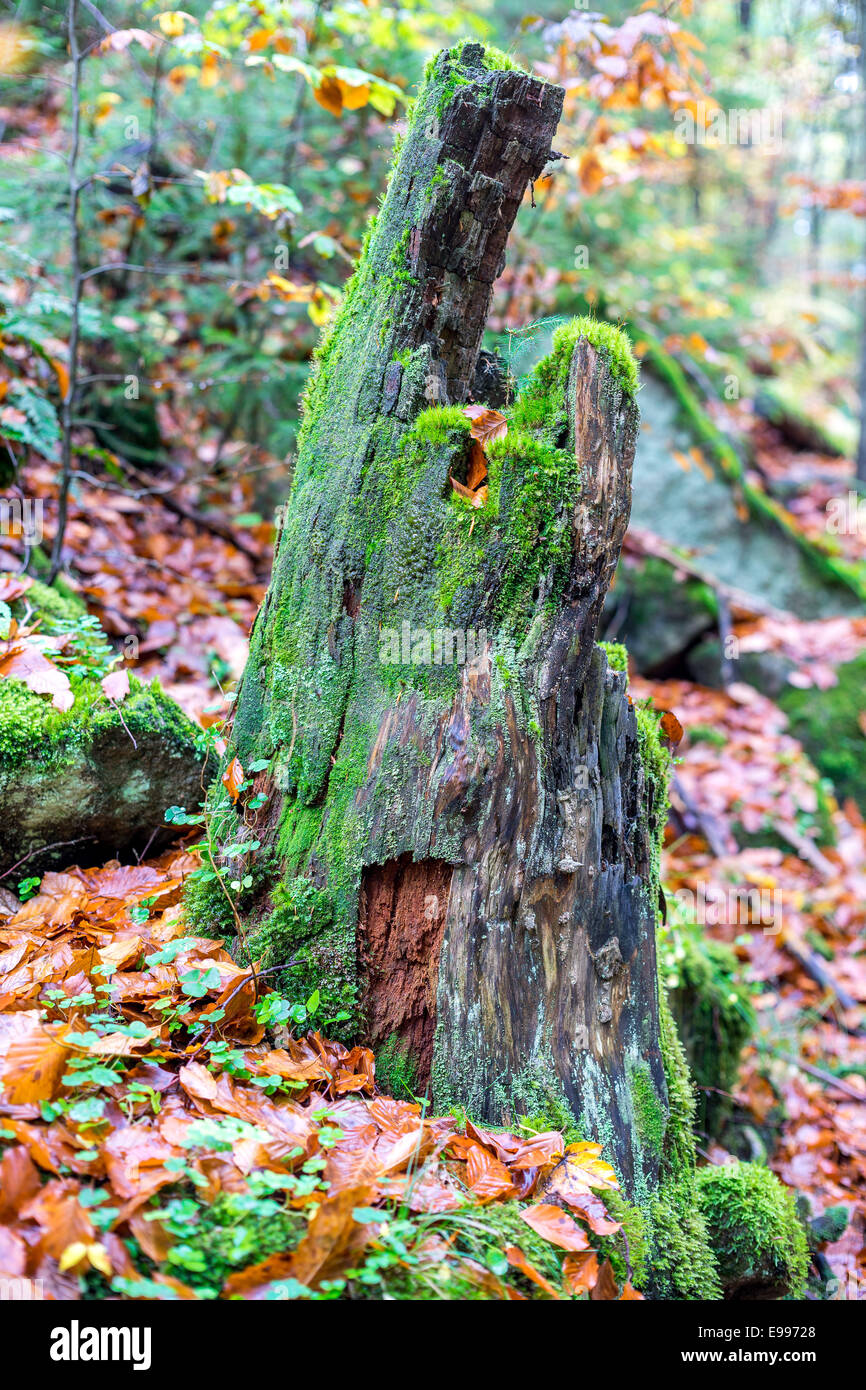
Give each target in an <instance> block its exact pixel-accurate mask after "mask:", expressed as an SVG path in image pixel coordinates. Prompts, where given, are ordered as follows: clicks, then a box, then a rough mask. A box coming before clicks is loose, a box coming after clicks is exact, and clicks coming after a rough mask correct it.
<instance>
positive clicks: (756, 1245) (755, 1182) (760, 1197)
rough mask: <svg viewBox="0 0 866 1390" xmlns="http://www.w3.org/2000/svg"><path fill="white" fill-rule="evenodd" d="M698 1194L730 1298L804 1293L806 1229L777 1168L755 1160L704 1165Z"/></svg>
mask: <svg viewBox="0 0 866 1390" xmlns="http://www.w3.org/2000/svg"><path fill="white" fill-rule="evenodd" d="M698 1195H699V1198H700V1204H701V1209H702V1211H703V1214H704V1219H705V1221H706V1223H707V1230H708V1232H709V1237H710V1244H711V1245H712V1247H713V1250H714V1251H715V1254H716V1259H717V1260H718V1263H719V1274H720V1275H721V1279H722V1285H723V1287H724V1292H725V1298H726V1299H749V1300H764V1299H782V1298H802V1297H803V1288H804V1284H805V1279H806V1272H807V1269H808V1265H809V1249H808V1244H807V1241H806V1233H805V1231H804V1229H803V1226H802V1225H801V1223H800V1221H799V1218H798V1216H797V1211H796V1206H795V1199H794V1193H793V1192H792V1191H791V1189H790V1188H787V1187H785V1186H784V1184H783V1183H781V1182H780V1181H779V1179H778V1178H777V1177H776V1175H775V1173H772V1172H771V1171H770V1169H769V1168H762V1167H760V1166H759V1165H758V1164H757V1163H727V1164H722V1165H720V1166H718V1167H712V1166H711V1167H708V1168H701V1169H699V1170H698Z"/></svg>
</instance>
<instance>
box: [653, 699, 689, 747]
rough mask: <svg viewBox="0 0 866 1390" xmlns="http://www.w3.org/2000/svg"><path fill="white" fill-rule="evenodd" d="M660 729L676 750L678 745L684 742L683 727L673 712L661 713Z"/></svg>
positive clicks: (664, 711)
mask: <svg viewBox="0 0 866 1390" xmlns="http://www.w3.org/2000/svg"><path fill="white" fill-rule="evenodd" d="M659 728H660V729H661V731H662V733H663V734H664V736H665V738H666V739H667V741H668V743H672V744H673V746H674V748H676V746H677V744H678V743H680V742H681V741H682V737H683V733H684V730H683V726H682V724H681V723H680V721H679V720H678V719H677V717H676V715H675V714H674V713H673V711H672V710H669V709H665V710H662V711H661V718H660V719H659Z"/></svg>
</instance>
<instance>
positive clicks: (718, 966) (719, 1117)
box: [659, 900, 755, 1135]
mask: <svg viewBox="0 0 866 1390" xmlns="http://www.w3.org/2000/svg"><path fill="white" fill-rule="evenodd" d="M669 911H670V919H669V924H668V927H667V928H664V929H662V931H661V932H660V940H659V955H660V964H661V970H662V975H663V977H664V979H665V981H666V983H667V986H668V990H669V994H668V997H669V1000H670V1005H671V1011H672V1013H673V1017H674V1019H675V1021H676V1025H677V1029H678V1032H679V1036H680V1039H681V1041H682V1044H683V1047H684V1048H685V1052H686V1056H687V1058H688V1062H689V1066H690V1068H691V1072H692V1075H693V1077H694V1079H695V1081H696V1083H697V1085H698V1088H699V1091H698V1096H697V1111H696V1124H697V1126H698V1129H699V1130H700V1131H701V1132H702V1133H704V1134H708V1135H718V1133H719V1132H720V1129H721V1127H722V1124H723V1123H724V1120H725V1119H726V1118H727V1116H728V1115H729V1113H730V1109H731V1102H730V1101H729V1100H728V1099H727V1096H726V1095H725V1094H720V1093H727V1092H730V1091H731V1090H732V1089H733V1087H734V1086H735V1084H736V1080H737V1072H738V1069H739V1063H740V1056H741V1054H742V1050H743V1048H744V1047H745V1045H746V1043H747V1042H748V1040H749V1038H750V1037H751V1036H752V1034H753V1032H754V1028H755V1010H754V1007H753V1005H752V1000H751V995H750V993H749V990H748V989H747V988H746V986H745V985H743V984H742V983H741V981H740V978H739V966H738V963H737V958H736V956H735V954H734V952H733V951H732V950H731V948H730V946H727V945H725V943H724V942H721V941H713V940H712V939H710V938H709V937H707V936H706V935H705V934H704V932H703V931H702V929H701V928H700V927H698V926H697V925H696V924H695V923H694V922H691V921H689V920H687V919H685V918H683V917H682V916H681V915H678V914H676V901H675V900H671V901H670V902H669Z"/></svg>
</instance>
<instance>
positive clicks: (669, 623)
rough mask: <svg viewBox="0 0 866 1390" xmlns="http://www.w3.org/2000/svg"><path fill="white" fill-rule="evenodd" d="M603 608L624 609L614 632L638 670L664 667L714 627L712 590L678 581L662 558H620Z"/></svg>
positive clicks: (690, 581)
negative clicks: (639, 561)
mask: <svg viewBox="0 0 866 1390" xmlns="http://www.w3.org/2000/svg"><path fill="white" fill-rule="evenodd" d="M607 611H608V613H609V614H612V613H617V614H620V613H624V618H623V620H622V621H621V622H618V625H617V631H618V634H619V635H620V636H621V637H622V639H623V641H624V642H625V644H626V646H627V647H628V650H629V652H630V653H631V656H632V659H633V660H634V663H635V666H636V667H637V669H638V671H640V672H642V673H652V672H654V671H664V670H665V669H666V668H667V667H668V666H669V664H670V663H671V662H672V661H674V660H675V659H676V658H678V657H679V656H681V654H682V653H684V652H686V651H687V650H688V649H689V648H690V647H691V646H692V644H693V643H694V642H696V641H697V640H698V639H699V638H700V637H701V636H702V634H704V633H706V632H708V631H710V630H713V631H715V625H716V618H717V615H718V604H717V602H716V598H715V594H714V593H713V591H712V589H710V588H709V587H708V586H707V585H706V584H703V583H701V582H700V581H699V580H697V579H686V580H682V579H678V578H677V576H676V574H675V572H674V570H673V568H672V566H671V565H669V564H668V563H667V562H666V561H665V560H659V559H656V558H654V557H650V558H649V559H647V560H645V561H644V562H643V563H642V564H639V565H633V564H625V563H624V562H622V561H620V565H619V568H618V570H617V576H616V584H615V586H614V588H613V589H612V590H611V593H610V595H609V597H608V601H607Z"/></svg>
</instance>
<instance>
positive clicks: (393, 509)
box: [231, 44, 668, 1195]
mask: <svg viewBox="0 0 866 1390" xmlns="http://www.w3.org/2000/svg"><path fill="white" fill-rule="evenodd" d="M562 97H563V93H562V91H561V90H560V89H558V88H556V87H553V86H551V85H549V84H547V83H544V82H542V81H539V80H536V79H535V78H532V77H530V76H527V75H526V74H524V73H521V72H518V71H516V70H514V69H513V68H512V67H511V66H510V64H508V62H507V60H504V59H503V58H502V57H501V55H496V54H493V53H491V52H490V51H489V50H488V51H487V52H485V50H483V49H482V48H481V47H480V46H478V45H475V44H465V45H463V46H462V47H461V48H459V49H456V50H453V51H451V52H449V53H443V54H440V55H439V57H438V58H437V59H436V61H435V62H434V63H433V64H432V65H431V67H430V69H429V70H428V74H427V77H426V80H425V83H424V85H423V87H422V90H421V94H420V96H419V98H418V101H417V104H416V106H415V109H414V111H413V113H412V117H411V120H410V123H409V129H408V133H407V136H406V139H405V141H404V143H403V145H402V148H401V149H400V151H399V153H398V155H397V158H396V162H395V166H394V169H393V172H392V175H391V178H390V182H389V185H388V191H387V196H386V198H385V201H384V204H383V206H382V209H381V212H380V214H379V216H378V218H377V219H376V221H375V224H374V225H373V227H372V228H371V230H370V233H369V236H368V238H367V240H366V243H365V246H364V250H363V254H362V256H361V260H360V263H359V265H358V268H357V271H356V273H355V275H354V277H353V279H352V281H351V282H350V285H349V287H348V289H347V293H346V297H345V301H344V304H343V307H342V308H341V310H340V312H339V314H338V316H337V318H336V320H335V322H334V324H333V326H332V328H331V330H330V332H329V333H328V335H327V336H326V338H325V341H324V343H323V345H322V347H321V349H320V352H319V355H318V363H317V367H316V370H315V373H314V376H313V379H312V382H311V385H310V388H309V391H308V394H307V399H306V403H305V414H304V423H303V428H302V432H301V436H300V440H299V449H298V458H297V464H296V470H295V477H294V482H293V488H292V493H291V497H290V500H289V502H288V504H287V507H286V508H285V515H284V517H283V524H282V526H281V529H280V534H279V544H278V549H277V554H276V558H275V562H274V573H273V581H272V584H271V588H270V591H269V593H268V595H267V598H266V599H265V602H264V604H263V606H262V609H261V611H260V613H259V616H258V619H257V622H256V625H255V629H254V633H253V639H252V649H251V654H250V659H249V664H248V667H247V671H246V674H245V677H244V680H243V684H242V688H241V692H240V695H239V699H238V703H237V712H236V716H235V722H234V729H233V747H232V750H231V752H232V753H234V752H236V753H237V755H238V757H239V758H240V759H241V762H242V763H243V765H244V767H250V765H251V764H252V766H253V767H254V768H259V769H261V764H262V763H263V762H264V761H267V769H266V770H259V771H258V773H257V776H256V783H255V791H256V793H257V794H260V793H264V794H265V795H266V796H267V802H266V804H265V806H264V807H263V808H262V809H258V810H256V811H255V812H253V811H252V810H250V809H247V810H245V813H244V818H245V821H246V825H247V827H248V828H247V829H246V830H245V831H243V832H242V833H244V834H248V835H249V836H250V837H252V836H254V837H255V838H256V839H258V840H260V841H262V842H264V844H265V845H266V846H267V847H269V848H270V849H271V850H272V851H273V861H274V863H275V864H277V865H278V866H279V868H278V874H279V878H278V881H277V882H276V883H275V885H274V886H273V888H272V890H271V892H270V894H269V895H268V896H267V898H266V900H262V899H261V898H260V899H259V901H258V902H257V903H256V904H255V905H254V906H253V908H252V909H251V912H250V918H249V924H250V931H251V938H250V943H249V944H250V948H251V950H252V951H253V952H254V953H256V954H257V955H258V957H259V959H262V957H263V956H265V957H267V956H268V953H270V956H271V957H274V958H277V959H280V960H282V961H285V962H286V964H287V973H288V977H289V979H290V980H293V981H294V985H295V987H296V989H297V990H298V991H299V992H300V991H301V990H302V989H304V988H309V989H312V988H313V987H318V988H320V989H321V990H322V991H323V994H324V996H325V998H326V1000H327V1001H328V1005H329V1006H331V1005H335V1004H339V1003H344V1002H345V1000H346V999H348V998H350V997H351V998H352V1000H353V1001H354V1008H355V1010H356V1013H355V1018H356V1019H357V1022H358V1032H359V1034H360V1035H361V1036H362V1037H364V1038H365V1039H366V1040H367V1041H368V1042H370V1043H371V1044H372V1045H373V1046H377V1045H380V1044H382V1043H383V1042H385V1040H386V1039H389V1038H391V1039H393V1038H396V1039H397V1040H399V1041H401V1042H403V1043H405V1045H406V1046H407V1047H408V1048H409V1049H410V1050H411V1052H412V1053H413V1055H414V1058H415V1060H416V1062H417V1067H418V1078H419V1083H420V1084H421V1085H423V1084H424V1083H426V1082H428V1081H431V1082H432V1088H433V1095H434V1101H435V1103H436V1104H437V1105H440V1106H443V1105H451V1104H458V1103H459V1104H461V1105H464V1106H466V1107H467V1108H468V1110H469V1112H470V1113H471V1114H472V1115H473V1116H476V1117H478V1118H486V1119H488V1120H494V1121H504V1120H507V1121H511V1122H513V1121H514V1120H515V1118H516V1116H517V1115H520V1114H523V1115H534V1114H538V1113H539V1112H547V1113H548V1114H549V1113H550V1110H551V1105H554V1104H555V1105H558V1106H561V1107H567V1108H569V1109H570V1110H571V1111H572V1113H573V1115H574V1117H575V1118H576V1120H577V1121H578V1123H579V1124H580V1125H581V1126H582V1128H583V1130H584V1132H585V1133H586V1135H587V1137H593V1138H597V1139H599V1140H603V1141H605V1142H606V1143H607V1145H608V1148H609V1153H610V1155H611V1157H612V1158H613V1160H614V1161H615V1162H616V1164H617V1166H618V1169H619V1172H620V1174H621V1176H622V1178H623V1180H624V1183H625V1184H626V1186H627V1188H628V1189H629V1190H630V1191H632V1192H634V1193H636V1194H638V1195H639V1194H640V1193H641V1192H644V1193H647V1192H651V1191H652V1190H653V1187H654V1185H655V1183H656V1180H657V1172H658V1166H659V1161H660V1156H661V1148H662V1138H663V1136H664V1132H665V1125H666V1122H667V1105H668V1102H667V1092H666V1086H665V1078H664V1072H663V1066H662V1058H661V1053H660V1048H659V1002H658V993H657V981H656V960H655V944H654V925H655V915H656V903H657V896H658V883H657V867H656V865H657V843H658V834H659V831H660V822H661V821H663V819H664V797H663V793H662V791H661V785H662V783H663V775H664V770H665V769H664V762H665V759H666V754H665V753H664V752H663V750H662V749H661V747H660V745H659V742H658V736H657V733H656V729H655V722H654V720H653V719H652V717H651V716H647V715H646V714H645V712H644V711H636V710H635V709H634V708H633V707H632V704H631V702H630V700H629V699H628V696H627V692H626V679H627V678H626V674H625V672H624V670H623V669H612V665H611V663H610V662H609V661H608V658H607V655H606V653H605V651H603V650H602V649H601V648H600V647H599V646H597V645H596V640H595V639H596V634H597V625H598V621H599V616H600V611H601V606H602V604H603V601H604V597H605V593H606V590H607V587H608V584H609V582H610V579H611V576H612V573H613V570H614V567H615V565H616V562H617V558H618V555H619V550H620V545H621V542H622V538H623V534H624V531H625V528H626V525H627V521H628V515H629V508H630V475H631V466H632V460H633V455H634V446H635V438H636V432H637V426H638V411H637V407H636V405H635V400H634V394H635V389H636V369H635V365H634V361H633V359H632V357H631V354H630V351H629V349H628V344H627V342H626V340H624V339H623V337H622V335H621V334H618V333H617V331H616V330H614V329H611V328H609V327H608V326H607V325H604V324H594V323H590V322H588V321H577V322H575V323H574V324H572V325H566V326H565V327H564V328H562V329H560V330H559V331H558V333H557V335H556V338H555V342H554V350H553V352H552V354H551V356H550V357H548V358H547V359H545V361H544V362H542V363H541V364H540V365H539V367H538V368H537V369H536V371H535V374H534V376H533V378H532V380H531V382H530V383H529V385H528V387H527V389H526V390H525V391H523V392H522V393H521V395H520V396H519V397H518V398H517V400H516V401H515V402H514V404H513V405H512V406H511V407H510V408H509V409H508V410H507V412H506V413H507V416H508V433H507V435H506V436H505V437H504V438H500V439H498V440H497V441H495V442H494V443H492V444H490V445H489V446H488V450H487V452H488V470H489V475H488V495H487V500H486V501H485V502H484V503H483V505H481V506H477V507H474V506H472V505H470V504H467V502H466V501H465V500H464V499H463V498H462V497H461V496H460V495H459V494H458V493H457V492H456V491H455V489H454V487H453V485H452V481H451V480H452V479H456V480H457V481H458V482H461V481H462V482H464V483H465V482H466V481H467V479H468V477H469V469H470V466H471V456H472V441H471V439H470V436H469V429H470V421H469V420H468V419H467V418H466V416H465V415H464V413H463V411H462V409H461V407H462V405H463V403H464V402H466V401H467V400H468V399H470V398H471V395H472V392H473V380H474V374H475V369H476V363H477V359H478V354H479V348H480V343H481V336H482V332H483V329H484V323H485V318H486V315H487V311H488V307H489V303H490V298H491V293H492V286H493V282H494V280H495V279H496V277H497V275H499V274H500V273H501V270H502V268H503V264H504V251H505V244H506V240H507V237H508V233H509V230H510V228H511V225H512V223H513V220H514V217H515V215H516V213H517V209H518V206H519V204H520V201H521V199H522V197H523V194H524V192H525V190H526V187H527V184H528V183H529V182H530V181H531V180H533V179H535V178H537V177H538V176H539V175H540V174H541V172H542V170H543V168H544V166H545V164H546V163H547V161H548V159H549V157H550V154H551V140H552V138H553V134H554V131H555V129H556V125H557V121H558V118H559V114H560V110H561V105H562ZM613 665H614V666H616V667H618V668H621V667H622V665H623V663H622V661H621V660H616V661H614V662H613ZM299 885H300V886H299Z"/></svg>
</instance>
